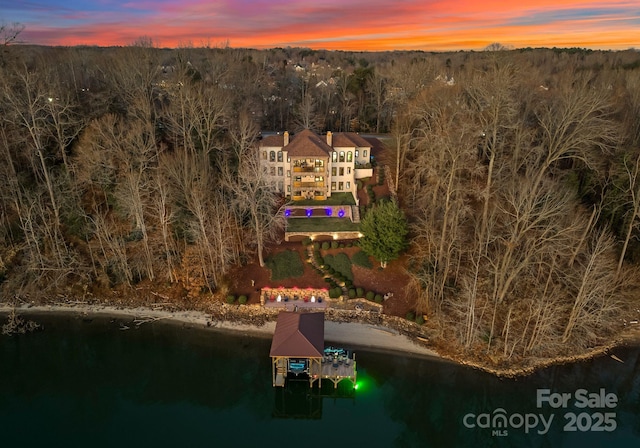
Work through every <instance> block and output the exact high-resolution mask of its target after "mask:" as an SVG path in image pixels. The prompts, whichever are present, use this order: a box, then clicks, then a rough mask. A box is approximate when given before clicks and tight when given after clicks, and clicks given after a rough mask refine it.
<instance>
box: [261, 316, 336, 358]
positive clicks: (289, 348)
mask: <svg viewBox="0 0 640 448" xmlns="http://www.w3.org/2000/svg"><path fill="white" fill-rule="evenodd" d="M323 354H324V313H299V312H281V313H280V314H279V315H278V321H277V322H276V329H275V332H274V333H273V340H272V341H271V352H270V353H269V356H271V357H287V358H322V355H323Z"/></svg>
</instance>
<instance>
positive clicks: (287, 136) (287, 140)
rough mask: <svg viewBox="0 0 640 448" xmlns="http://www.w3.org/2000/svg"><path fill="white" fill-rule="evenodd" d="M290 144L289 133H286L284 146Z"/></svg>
mask: <svg viewBox="0 0 640 448" xmlns="http://www.w3.org/2000/svg"><path fill="white" fill-rule="evenodd" d="M288 144H289V131H284V146H287V145H288Z"/></svg>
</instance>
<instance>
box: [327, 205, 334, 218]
mask: <svg viewBox="0 0 640 448" xmlns="http://www.w3.org/2000/svg"><path fill="white" fill-rule="evenodd" d="M326 210H327V216H331V215H333V210H332V209H331V208H330V207H327V209H326Z"/></svg>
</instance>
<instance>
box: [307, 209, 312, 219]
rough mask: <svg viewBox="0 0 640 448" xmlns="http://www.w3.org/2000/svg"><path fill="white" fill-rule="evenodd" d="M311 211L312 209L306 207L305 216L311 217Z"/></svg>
mask: <svg viewBox="0 0 640 448" xmlns="http://www.w3.org/2000/svg"><path fill="white" fill-rule="evenodd" d="M312 213H313V210H312V209H310V208H308V209H307V218H311V214H312Z"/></svg>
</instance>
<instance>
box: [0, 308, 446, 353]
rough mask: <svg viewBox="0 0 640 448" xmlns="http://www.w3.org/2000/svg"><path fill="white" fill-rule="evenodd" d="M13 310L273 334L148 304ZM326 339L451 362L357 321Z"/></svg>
mask: <svg viewBox="0 0 640 448" xmlns="http://www.w3.org/2000/svg"><path fill="white" fill-rule="evenodd" d="M14 309H15V310H16V313H17V314H19V315H23V316H26V315H28V314H39V313H63V314H78V315H82V316H105V317H121V318H122V317H125V318H132V319H134V320H138V322H139V323H138V325H143V324H146V323H152V322H157V321H163V320H164V321H169V322H174V323H180V324H186V325H192V326H194V327H196V328H199V329H202V330H209V331H222V332H226V333H232V332H236V333H243V334H248V335H254V336H261V337H272V336H273V333H274V331H275V327H276V322H275V321H266V322H264V323H263V324H262V325H255V324H247V323H242V322H236V321H232V320H215V319H212V318H211V314H207V313H205V312H202V311H168V310H158V309H152V308H148V307H136V308H122V307H116V306H110V305H89V304H74V305H59V304H56V305H29V304H25V305H21V306H16V307H13V306H10V305H6V304H0V314H8V313H10V312H11V311H12V310H14ZM325 341H326V342H331V343H336V344H345V345H349V346H354V347H359V348H363V349H367V350H372V351H384V352H395V353H398V354H408V355H411V356H420V357H428V358H433V359H437V360H440V361H449V362H453V361H451V360H449V359H447V358H446V357H443V356H441V355H440V354H439V353H437V352H436V351H434V350H432V349H429V348H426V347H423V346H420V345H418V344H417V343H415V342H413V341H412V340H411V339H409V338H408V337H407V336H405V335H403V334H400V333H399V332H397V331H396V330H393V329H390V328H387V327H384V326H380V325H373V324H366V323H360V322H334V321H331V320H325Z"/></svg>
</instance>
